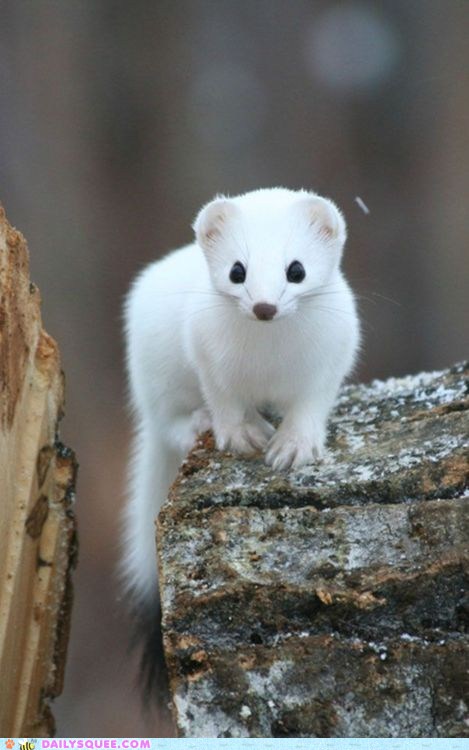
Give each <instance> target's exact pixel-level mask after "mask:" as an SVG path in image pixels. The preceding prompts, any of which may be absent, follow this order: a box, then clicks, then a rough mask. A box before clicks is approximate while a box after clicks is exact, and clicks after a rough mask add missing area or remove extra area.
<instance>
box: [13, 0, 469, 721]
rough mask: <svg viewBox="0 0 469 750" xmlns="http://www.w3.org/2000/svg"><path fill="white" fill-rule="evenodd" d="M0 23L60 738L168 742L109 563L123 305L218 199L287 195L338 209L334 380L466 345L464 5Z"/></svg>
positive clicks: (231, 9) (109, 11)
mask: <svg viewBox="0 0 469 750" xmlns="http://www.w3.org/2000/svg"><path fill="white" fill-rule="evenodd" d="M0 14H1V17H0V200H1V202H2V203H3V204H4V206H5V208H6V210H7V215H8V217H9V219H10V221H11V222H12V223H13V224H14V225H16V226H17V227H18V228H19V229H21V231H22V232H23V233H24V234H25V235H26V237H27V239H28V242H29V246H30V252H31V274H32V278H33V279H34V281H35V282H36V283H37V284H38V285H39V286H40V289H41V292H42V296H43V317H44V323H45V326H46V328H47V330H48V332H49V333H51V334H52V335H53V336H54V337H55V338H56V339H57V340H58V342H59V344H60V348H61V352H62V358H63V365H64V369H65V372H66V379H67V405H66V406H67V410H66V418H65V420H64V421H63V424H62V438H63V440H64V441H65V442H66V443H68V444H69V445H71V446H73V448H74V449H75V450H76V451H77V453H78V458H79V461H80V464H81V470H80V474H79V485H78V501H77V512H78V518H79V527H80V539H81V555H80V562H79V567H78V570H77V573H76V576H75V584H76V599H75V608H74V614H73V623H72V632H71V642H70V650H69V655H68V668H67V674H66V683H65V689H64V693H63V696H62V697H61V698H60V699H59V700H58V701H57V702H56V704H55V706H54V709H53V710H54V714H55V716H56V719H57V733H58V735H59V736H139V735H143V736H145V735H152V736H171V735H172V733H173V728H172V726H171V724H170V722H169V721H168V720H167V719H165V718H164V717H163V715H162V714H161V713H158V712H156V713H155V714H154V715H153V716H150V717H148V718H147V719H145V718H144V717H143V715H142V712H141V710H140V703H139V699H138V695H137V693H136V691H135V689H134V682H135V663H134V659H133V658H131V657H129V655H128V654H127V643H128V623H127V621H126V619H125V616H124V607H123V603H122V602H120V601H119V587H118V584H117V581H116V574H115V566H116V560H117V557H118V548H119V543H118V537H119V534H118V528H119V514H120V509H121V507H122V503H123V499H124V476H125V463H126V456H127V451H128V443H129V433H130V424H129V419H128V414H127V413H126V409H125V395H124V394H125V385H124V373H123V365H122V362H123V347H122V335H121V327H122V326H121V307H122V300H123V296H124V294H125V292H126V290H127V288H128V286H129V283H130V280H131V279H132V277H133V276H134V274H135V273H136V272H137V271H138V270H139V269H140V268H142V266H143V265H144V264H145V263H147V262H149V261H150V260H152V259H153V258H156V257H158V256H159V255H160V254H162V253H164V252H165V251H167V250H168V249H171V248H174V247H177V246H178V245H181V244H184V243H187V242H188V241H190V240H191V229H190V224H191V221H192V219H193V217H194V215H195V213H196V211H197V209H198V208H199V207H200V206H201V204H202V203H204V202H205V201H207V200H209V199H210V198H211V197H212V196H213V195H214V194H215V193H216V192H218V191H219V192H225V193H231V194H236V193H238V192H244V191H247V190H251V189H253V188H257V187H270V186H274V185H283V186H286V187H291V188H299V187H305V188H310V189H314V190H316V191H318V192H320V193H322V194H325V195H328V196H330V197H332V198H333V199H334V200H336V201H337V203H338V204H339V205H340V206H341V208H342V209H343V211H344V213H345V215H346V217H347V220H348V224H349V241H348V246H347V251H346V256H345V268H346V271H347V274H348V276H349V278H350V279H351V281H352V283H353V285H354V287H355V289H356V290H357V292H358V293H359V294H360V296H361V298H360V307H361V312H362V317H363V321H364V331H365V346H364V350H363V354H362V357H361V362H360V365H359V367H358V369H357V373H356V375H355V377H356V378H357V379H360V380H367V379H370V378H373V377H386V376H388V375H399V374H405V373H409V372H414V371H418V370H422V369H438V368H442V367H445V366H447V365H450V364H451V363H453V362H454V361H456V360H461V359H462V358H464V357H465V356H466V355H467V352H468V346H467V345H468V339H469V326H468V319H467V307H466V299H467V290H468V281H469V268H468V265H469V264H468V253H467V241H468V233H467V222H468V206H469V169H468V167H469V159H468V150H469V2H467V0H361V2H358V1H357V2H355V0H348V1H346V2H335V1H334V0H329V1H327V2H326V1H325V0H324V1H321V0H318V1H316V0H309V1H306V0H291V1H290V2H287V1H286V0H159V1H158V2H145V1H144V0H133V2H131V3H129V2H123V1H122V0H100V1H99V2H93V0H81V1H76V2H75V1H74V0H69V1H68V2H61V1H60V0H57V1H56V2H52V1H51V0H31V1H30V2H15V0H6V1H4V2H1V3H0ZM357 197H359V198H360V199H361V201H363V202H364V204H365V205H366V206H367V208H368V209H369V213H366V212H365V211H364V210H363V208H361V207H360V205H359V203H360V201H358V202H357V200H356V198H357Z"/></svg>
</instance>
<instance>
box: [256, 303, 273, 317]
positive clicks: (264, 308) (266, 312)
mask: <svg viewBox="0 0 469 750" xmlns="http://www.w3.org/2000/svg"><path fill="white" fill-rule="evenodd" d="M252 311H253V313H254V315H255V316H256V318H259V320H272V318H273V317H274V315H276V313H277V308H276V307H275V305H269V304H268V303H267V302H258V303H257V304H256V305H254V307H253V308H252Z"/></svg>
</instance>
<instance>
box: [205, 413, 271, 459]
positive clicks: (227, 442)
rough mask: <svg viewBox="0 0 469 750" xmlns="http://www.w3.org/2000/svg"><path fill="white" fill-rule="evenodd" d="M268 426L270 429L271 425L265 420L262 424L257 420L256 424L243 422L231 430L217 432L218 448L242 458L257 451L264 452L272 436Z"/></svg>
mask: <svg viewBox="0 0 469 750" xmlns="http://www.w3.org/2000/svg"><path fill="white" fill-rule="evenodd" d="M261 419H262V418H261ZM264 423H265V424H264ZM266 425H268V427H269V428H270V425H269V423H268V422H265V420H262V422H259V421H258V420H256V422H242V423H241V424H239V425H236V426H233V427H231V428H229V429H226V428H225V429H223V428H222V429H219V430H216V432H215V439H216V444H217V448H218V450H222V451H230V452H231V453H236V454H238V455H240V456H249V455H251V454H252V453H256V452H257V451H263V450H265V448H266V447H267V444H268V442H269V437H270V435H271V432H270V429H268V427H266ZM272 429H273V428H272Z"/></svg>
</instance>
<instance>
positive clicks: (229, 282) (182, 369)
mask: <svg viewBox="0 0 469 750" xmlns="http://www.w3.org/2000/svg"><path fill="white" fill-rule="evenodd" d="M194 230H195V242H194V244H192V245H189V246H187V247H184V248H182V249H181V250H177V251H175V252H173V253H171V254H170V255H168V256H167V257H165V258H163V259H162V260H159V261H156V262H155V263H153V264H151V265H150V266H149V267H148V268H146V269H145V270H144V271H143V273H141V274H140V276H138V278H137V280H136V281H135V283H134V285H133V287H132V289H131V291H130V294H129V296H128V299H127V304H126V334H127V365H128V372H129V379H130V388H131V398H132V405H133V408H134V412H135V418H136V428H137V429H136V437H135V443H134V450H133V458H132V467H131V468H132V479H131V486H130V498H129V504H128V509H127V516H126V524H125V527H126V535H127V536H126V540H125V545H126V551H125V560H124V568H125V576H126V580H127V582H128V585H129V588H130V589H131V591H132V592H133V595H134V599H135V602H136V603H137V604H138V603H140V602H141V603H146V602H148V600H149V599H151V598H152V597H155V596H156V595H157V591H156V564H155V527H154V519H155V517H156V515H157V513H158V510H159V508H160V506H161V504H162V503H163V501H164V500H165V498H166V496H167V493H168V489H169V486H170V484H171V483H172V481H173V480H174V478H175V476H176V473H177V470H178V467H179V466H180V464H181V462H182V460H183V459H184V457H185V456H186V454H187V453H188V451H189V450H190V448H191V447H192V446H193V444H194V441H195V439H196V436H197V433H199V432H201V431H204V430H207V429H212V430H213V433H214V436H215V440H216V445H217V447H218V448H219V449H220V450H229V451H232V452H233V453H236V454H243V455H244V454H251V453H254V452H256V451H265V461H266V463H267V464H269V465H270V466H272V468H273V469H274V470H275V471H278V470H283V469H289V468H290V467H294V468H296V467H299V466H302V465H303V464H306V463H307V462H309V461H312V460H313V458H318V457H320V456H321V455H322V453H323V450H324V445H325V439H326V423H327V417H328V414H329V412H330V410H331V407H332V406H333V404H334V400H335V398H336V396H337V392H338V390H339V387H340V384H341V382H342V380H343V379H344V377H345V376H346V375H347V374H348V373H349V372H350V370H351V368H352V366H353V363H354V359H355V354H356V352H357V347H358V343H359V323H358V317H357V312H356V308H355V302H354V297H353V294H352V292H351V290H350V287H349V286H348V284H347V282H346V281H345V279H344V277H343V275H342V272H341V270H340V260H341V255H342V249H343V246H344V243H345V239H346V226H345V221H344V219H343V217H342V215H341V213H340V211H339V210H338V209H337V207H336V206H335V205H334V203H332V201H330V200H328V199H326V198H321V197H319V196H318V195H316V194H314V193H309V192H305V191H292V190H286V189H282V188H274V189H268V190H256V191H254V192H251V193H246V194H245V195H241V196H238V197H235V198H226V197H224V196H221V197H217V198H216V199H215V200H213V201H212V202H211V203H208V204H207V205H206V206H204V208H202V210H201V211H200V213H199V215H198V216H197V218H196V220H195V223H194ZM266 405H270V406H271V407H273V408H274V410H275V411H276V412H277V413H278V414H279V415H280V416H281V417H282V421H281V423H280V426H279V427H278V429H277V430H274V428H273V427H272V425H271V424H270V423H269V422H268V421H267V420H266V419H265V418H264V417H263V416H262V415H261V414H262V411H263V408H264V407H265V406H266Z"/></svg>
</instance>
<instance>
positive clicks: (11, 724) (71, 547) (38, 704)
mask: <svg viewBox="0 0 469 750" xmlns="http://www.w3.org/2000/svg"><path fill="white" fill-rule="evenodd" d="M62 405H63V377H62V373H61V369H60V359H59V352H58V348H57V345H56V343H55V341H54V340H53V339H52V338H51V337H50V336H48V334H47V333H46V332H45V331H44V330H43V328H42V324H41V315H40V297H39V291H38V289H37V287H36V286H34V284H32V283H31V282H30V280H29V270H28V250H27V246H26V243H25V240H24V238H23V237H22V235H21V234H20V233H19V232H17V231H16V230H15V229H13V228H12V227H11V226H10V225H9V224H8V222H7V220H6V218H5V212H4V210H3V209H2V208H1V206H0V501H1V510H0V576H1V578H0V693H1V700H0V735H2V736H4V737H5V736H7V737H8V736H16V737H18V736H23V735H26V736H34V737H41V736H48V735H50V734H51V733H53V730H54V721H53V718H52V714H51V712H50V708H49V700H50V699H51V698H54V697H55V696H57V695H58V694H59V693H60V692H61V690H62V683H63V674H64V666H65V656H66V649H67V640H68V631H69V620H70V609H71V581H70V575H71V570H72V568H73V565H74V563H75V558H76V531H75V518H74V514H73V510H72V503H73V493H74V482H75V473H76V462H75V458H74V454H73V453H72V451H70V450H69V449H67V448H65V447H64V446H63V445H62V444H61V443H60V441H59V439H58V434H57V426H58V422H59V419H60V417H61V415H62Z"/></svg>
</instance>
